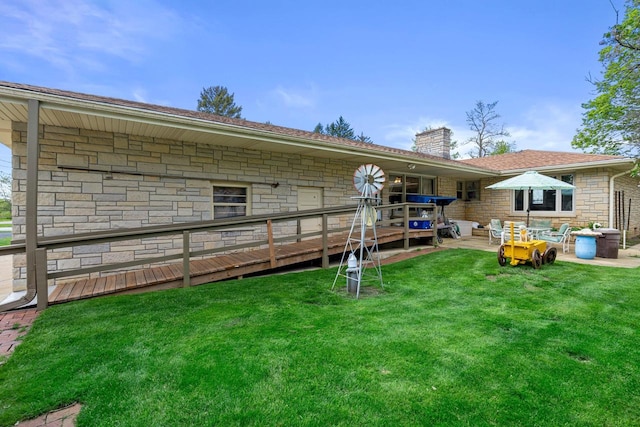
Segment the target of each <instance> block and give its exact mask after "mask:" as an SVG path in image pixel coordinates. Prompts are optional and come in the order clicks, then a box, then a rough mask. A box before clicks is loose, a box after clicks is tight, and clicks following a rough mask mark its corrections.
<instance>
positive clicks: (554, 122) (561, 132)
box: [507, 103, 582, 151]
mask: <svg viewBox="0 0 640 427" xmlns="http://www.w3.org/2000/svg"><path fill="white" fill-rule="evenodd" d="M581 113H582V112H581V110H580V109H579V108H576V107H574V106H571V107H567V106H563V105H561V104H556V103H547V104H540V105H534V106H532V107H530V108H529V109H528V110H527V111H525V112H524V113H523V115H522V122H521V123H519V124H516V125H514V126H508V127H507V130H508V131H509V133H511V138H510V140H512V141H515V143H516V145H517V147H516V148H517V149H518V150H526V149H530V150H550V151H574V150H573V149H572V148H571V140H572V139H573V136H574V134H575V131H576V129H577V128H578V127H579V126H580V124H581Z"/></svg>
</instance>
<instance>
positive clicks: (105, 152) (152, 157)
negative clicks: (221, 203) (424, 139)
mask: <svg viewBox="0 0 640 427" xmlns="http://www.w3.org/2000/svg"><path fill="white" fill-rule="evenodd" d="M12 130H13V132H12V138H13V147H12V149H13V167H14V170H13V178H14V184H13V190H14V193H13V197H14V199H13V236H14V239H21V238H24V237H25V232H26V229H25V210H26V206H25V199H26V197H25V192H26V138H27V136H26V130H27V127H26V124H25V123H13V127H12ZM358 166H359V165H357V164H349V163H345V162H340V161H335V160H327V159H321V158H312V157H305V156H299V155H288V154H284V153H271V152H262V151H255V150H248V149H235V148H228V147H221V146H214V145H206V144H197V145H196V144H192V143H186V142H182V141H173V140H165V139H154V138H147V137H139V136H135V135H126V134H114V133H108V132H96V131H88V130H85V129H73V128H60V127H54V126H42V125H41V126H40V157H39V169H40V172H39V175H38V179H39V186H38V235H40V236H54V235H68V234H74V233H86V232H92V231H104V230H109V229H118V228H129V227H143V226H150V225H160V224H170V223H180V222H191V221H205V220H211V219H212V184H213V183H216V182H219V183H226V182H229V183H239V184H246V185H248V187H249V188H250V195H251V200H250V206H251V213H252V214H269V213H274V212H293V211H296V210H297V203H298V200H297V188H298V187H299V186H304V187H321V188H323V189H324V191H323V194H324V197H323V204H324V206H339V205H349V204H354V201H353V200H352V199H350V197H351V196H354V195H355V190H354V188H353V183H352V176H353V171H354V170H355V168H356V167H358ZM73 168H76V169H73ZM80 169H84V170H80ZM126 172H128V173H126ZM276 182H277V183H278V185H277V186H275V185H272V184H275V183H276ZM332 221H334V222H336V224H332V226H335V225H337V223H339V224H340V225H342V226H344V225H346V223H347V222H348V219H345V218H340V219H339V218H332ZM296 227H297V223H296V222H295V221H292V222H288V223H277V224H274V234H278V233H280V232H282V233H284V232H286V233H287V234H295V230H296ZM260 239H266V229H265V228H264V227H263V228H261V229H259V230H258V231H256V230H254V229H251V230H242V229H239V230H228V231H217V232H207V233H197V234H194V235H193V237H192V242H194V245H193V247H192V248H193V250H203V249H211V248H218V247H222V246H225V245H228V244H241V243H246V242H251V241H255V240H260ZM181 252H182V237H181V236H180V237H179V238H177V237H159V238H153V239H143V240H141V239H135V240H130V241H122V242H113V243H110V244H103V245H90V246H79V247H75V248H73V249H65V250H56V251H52V252H50V253H49V255H48V260H49V269H50V270H66V269H75V268H84V267H90V266H94V265H100V264H108V263H112V262H119V261H130V260H133V259H142V258H144V257H149V256H159V255H169V254H176V253H181ZM25 287H26V268H25V258H24V256H16V257H15V259H14V289H15V290H22V289H25Z"/></svg>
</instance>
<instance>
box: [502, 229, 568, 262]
mask: <svg viewBox="0 0 640 427" xmlns="http://www.w3.org/2000/svg"><path fill="white" fill-rule="evenodd" d="M513 231H514V230H513V224H511V240H509V241H508V242H504V243H503V244H502V245H500V248H499V249H498V263H499V264H500V265H501V266H505V265H506V264H507V258H509V259H511V262H510V264H511V265H518V264H525V263H526V262H528V261H529V262H531V265H532V266H533V268H535V269H538V268H540V267H541V266H542V264H553V262H554V261H555V260H556V256H557V255H558V250H557V249H556V248H548V249H547V242H545V241H544V240H529V239H528V238H527V234H526V230H520V241H515V240H514V232H513Z"/></svg>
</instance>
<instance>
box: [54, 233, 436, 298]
mask: <svg viewBox="0 0 640 427" xmlns="http://www.w3.org/2000/svg"><path fill="white" fill-rule="evenodd" d="M430 236H432V233H431V231H430V230H412V231H411V237H412V238H413V237H430ZM347 237H348V233H344V234H340V235H333V236H330V237H329V238H328V239H327V248H328V254H329V255H336V254H339V253H342V252H343V251H344V248H345V246H346V242H347ZM358 237H359V236H358ZM366 237H367V238H369V239H372V238H373V235H372V234H371V232H369V233H368V234H367V236H366ZM377 238H378V244H383V243H389V242H393V241H401V240H403V238H404V235H403V230H402V229H401V228H394V227H387V228H380V229H378V230H377ZM352 240H353V238H352ZM322 255H323V254H322V239H320V238H317V239H307V240H302V241H300V242H295V243H290V244H282V245H278V246H277V247H276V248H275V257H276V260H277V267H285V266H288V265H293V264H297V263H300V262H307V261H312V260H317V259H320V258H321V257H322ZM271 268H272V265H271V253H270V251H269V249H268V248H266V249H265V248H262V249H255V250H250V251H244V252H234V253H227V254H221V255H217V256H211V257H207V258H202V259H196V260H192V261H190V263H189V270H190V277H191V282H192V283H194V284H201V283H208V282H213V281H216V280H224V279H229V278H237V277H242V276H244V275H247V274H252V273H256V272H261V271H266V270H269V269H271ZM183 279H184V277H183V269H182V263H181V262H180V263H173V264H166V265H162V266H151V267H148V268H144V269H140V270H135V271H126V272H121V273H114V274H110V275H109V276H105V277H98V278H80V279H77V280H65V282H63V283H61V284H59V285H57V286H56V288H55V289H54V290H53V292H52V293H51V295H50V296H49V303H50V304H59V303H64V302H68V301H73V300H78V299H84V298H92V297H94V296H98V295H108V294H115V293H120V292H125V291H131V290H134V289H139V288H144V287H151V286H161V285H163V284H169V283H170V284H173V286H176V285H178V283H180V284H181V283H182V281H183Z"/></svg>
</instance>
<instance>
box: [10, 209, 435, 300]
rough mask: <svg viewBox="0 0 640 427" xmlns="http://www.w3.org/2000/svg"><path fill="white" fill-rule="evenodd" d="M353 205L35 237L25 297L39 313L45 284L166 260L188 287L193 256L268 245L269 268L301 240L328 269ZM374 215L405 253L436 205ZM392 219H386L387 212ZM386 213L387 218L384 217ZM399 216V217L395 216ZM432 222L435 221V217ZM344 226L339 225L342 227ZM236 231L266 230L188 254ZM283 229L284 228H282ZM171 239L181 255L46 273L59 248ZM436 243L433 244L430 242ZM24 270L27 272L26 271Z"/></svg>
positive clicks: (15, 246)
mask: <svg viewBox="0 0 640 427" xmlns="http://www.w3.org/2000/svg"><path fill="white" fill-rule="evenodd" d="M356 208H357V206H353V205H350V206H339V207H333V208H322V209H312V210H305V211H297V212H283V213H274V214H268V215H251V216H245V217H233V218H226V219H219V220H212V221H199V222H188V223H178V224H167V225H158V226H146V227H140V228H121V229H117V230H108V231H98V232H90V233H79V234H73V235H60V236H47V237H44V236H43V237H40V236H39V237H38V238H37V248H36V250H35V252H36V253H35V257H34V259H35V260H36V266H35V277H33V278H32V277H27V295H28V296H30V298H29V301H26V302H27V303H29V302H31V299H33V297H34V295H33V294H34V292H35V295H37V307H38V309H44V308H46V307H47V306H48V301H47V293H48V292H47V290H48V283H49V280H52V279H60V278H65V277H73V276H80V275H87V274H91V273H96V272H104V271H114V270H119V269H124V268H130V267H135V266H140V265H149V264H156V263H165V262H167V261H171V260H176V259H182V264H183V271H184V279H183V283H184V286H189V285H190V283H189V282H190V281H189V277H190V274H189V261H190V260H191V258H193V257H204V256H207V255H212V254H216V253H221V252H229V251H237V250H241V249H250V248H257V247H261V246H267V247H268V248H269V250H270V254H271V264H272V266H275V246H276V244H285V243H287V242H294V241H299V240H301V239H306V238H313V237H316V238H317V237H321V239H322V254H323V255H322V267H323V268H327V267H328V266H329V254H328V245H327V242H328V238H329V236H330V235H332V234H335V233H344V232H345V231H347V230H349V229H350V228H351V224H352V223H353V217H354V215H355V212H356ZM375 208H376V210H377V212H380V213H381V215H380V217H381V219H379V220H378V221H377V222H376V224H377V226H378V227H380V226H391V225H393V226H401V227H403V241H404V248H405V249H408V248H409V239H410V228H409V223H410V221H411V220H423V219H424V218H422V217H412V216H410V213H412V212H417V211H420V210H422V209H428V210H431V211H432V212H434V214H435V212H436V209H437V207H436V205H434V204H432V203H397V204H391V205H380V206H376V207H375ZM392 210H393V212H394V213H395V215H392V214H391V211H392ZM385 212H386V214H385ZM398 212H400V216H398ZM331 217H343V218H342V219H340V218H339V219H338V220H337V221H334V223H335V224H338V225H334V226H330V221H329V218H331ZM434 217H435V216H434ZM314 218H315V219H318V218H319V219H321V224H322V227H321V230H318V231H314V232H307V233H301V232H300V221H302V220H305V219H314ZM291 221H296V222H297V223H298V226H297V227H296V228H297V232H296V233H293V234H290V235H282V236H274V232H273V225H274V224H276V223H280V222H291ZM342 224H344V225H342ZM239 227H241V228H243V229H246V228H248V227H263V228H264V227H266V231H267V232H266V238H265V239H260V240H254V241H251V242H249V243H242V244H234V245H226V246H223V247H218V248H211V249H204V250H193V248H192V245H193V242H192V239H191V236H192V235H193V234H194V233H200V232H208V231H223V230H233V229H238V228H239ZM284 228H286V227H284ZM170 235H174V236H175V235H182V251H181V252H180V253H175V254H169V255H162V256H152V257H148V258H147V257H145V258H141V259H136V260H131V261H126V262H115V263H109V264H101V265H95V266H90V267H84V268H77V269H68V270H58V271H51V272H50V271H48V263H47V252H48V251H52V250H55V249H60V248H74V247H78V246H84V245H96V244H103V243H111V242H117V241H124V240H132V239H148V238H153V237H160V236H170ZM434 242H435V239H434ZM25 252H26V244H25V242H24V240H14V241H13V243H12V244H11V245H9V246H5V247H0V256H3V255H11V254H21V253H25ZM28 271H29V269H27V272H28ZM21 305H24V301H22V303H20V304H19V301H16V302H12V303H8V304H4V305H0V311H5V310H9V309H12V308H15V307H19V306H21Z"/></svg>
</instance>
